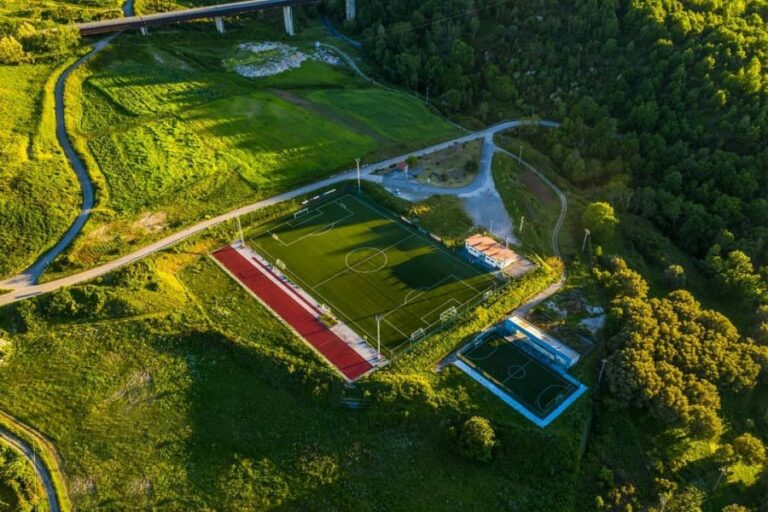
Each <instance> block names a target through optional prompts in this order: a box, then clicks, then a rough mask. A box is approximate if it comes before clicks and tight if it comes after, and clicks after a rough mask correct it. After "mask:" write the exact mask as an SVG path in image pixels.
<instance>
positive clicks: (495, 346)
mask: <svg viewBox="0 0 768 512" xmlns="http://www.w3.org/2000/svg"><path fill="white" fill-rule="evenodd" d="M486 343H488V342H487V341H486V342H485V343H482V344H480V345H478V346H477V347H475V348H473V349H472V350H470V351H469V352H468V353H466V354H464V357H466V358H467V359H469V360H470V361H485V360H486V359H488V358H489V357H491V356H493V355H494V354H496V352H498V351H499V347H500V346H501V344H497V345H494V347H493V352H491V353H489V354H486V355H484V356H481V357H474V356H472V355H470V354H472V353H473V352H474V351H475V350H478V349H479V348H480V347H482V346H484V345H485V344H486Z"/></svg>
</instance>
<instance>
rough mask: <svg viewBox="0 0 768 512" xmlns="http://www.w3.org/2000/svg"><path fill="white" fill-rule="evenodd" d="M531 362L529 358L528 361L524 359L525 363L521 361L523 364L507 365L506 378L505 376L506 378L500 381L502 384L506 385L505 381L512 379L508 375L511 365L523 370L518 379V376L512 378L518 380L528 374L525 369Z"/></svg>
mask: <svg viewBox="0 0 768 512" xmlns="http://www.w3.org/2000/svg"><path fill="white" fill-rule="evenodd" d="M531 362H532V361H531V360H530V359H529V360H528V361H526V362H525V363H523V364H511V365H509V366H508V367H507V378H506V379H504V380H503V381H501V383H502V384H504V385H505V386H506V385H507V381H508V380H509V379H512V378H513V377H512V376H511V375H509V369H510V368H512V367H517V368H519V369H521V370H523V371H524V372H525V373H524V374H523V376H522V377H520V378H519V379H518V378H515V379H514V380H520V379H524V378H525V377H526V376H527V375H528V372H527V371H526V368H528V365H529V364H531Z"/></svg>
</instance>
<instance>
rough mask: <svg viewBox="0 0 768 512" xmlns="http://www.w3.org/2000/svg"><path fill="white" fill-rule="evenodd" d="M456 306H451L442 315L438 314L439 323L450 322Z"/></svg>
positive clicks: (454, 314)
mask: <svg viewBox="0 0 768 512" xmlns="http://www.w3.org/2000/svg"><path fill="white" fill-rule="evenodd" d="M456 313H457V311H456V306H451V307H449V308H448V309H446V310H445V311H443V312H442V313H440V321H441V322H448V321H450V320H452V319H453V318H454V317H455V316H456Z"/></svg>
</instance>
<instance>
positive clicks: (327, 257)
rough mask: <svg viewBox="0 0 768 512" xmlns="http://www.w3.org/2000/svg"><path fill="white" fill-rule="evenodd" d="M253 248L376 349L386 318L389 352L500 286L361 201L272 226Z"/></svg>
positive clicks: (384, 340) (345, 200)
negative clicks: (379, 317) (279, 264)
mask: <svg viewBox="0 0 768 512" xmlns="http://www.w3.org/2000/svg"><path fill="white" fill-rule="evenodd" d="M252 243H253V246H254V248H255V249H256V250H257V251H259V252H260V253H261V254H263V255H264V256H265V257H266V258H268V259H269V260H271V261H272V262H273V263H274V262H277V260H278V259H279V260H281V262H282V263H283V264H285V265H286V267H287V269H286V273H287V274H288V275H289V276H290V277H291V278H293V279H294V280H295V281H296V282H297V283H298V284H300V285H301V286H302V287H303V288H304V289H305V290H306V291H307V292H308V293H310V294H312V295H313V296H314V297H315V299H317V300H318V301H319V302H321V303H323V304H326V305H327V306H329V307H330V308H331V309H332V310H333V311H334V313H336V314H337V315H338V316H339V317H340V319H341V320H342V321H344V322H346V323H348V324H349V326H350V327H351V328H352V329H354V330H355V331H356V332H358V334H360V335H361V336H363V337H365V338H366V339H367V340H368V341H369V342H371V343H372V344H373V345H375V344H376V343H375V341H376V339H377V324H376V315H378V314H381V315H383V318H382V320H381V344H382V347H385V348H386V349H388V350H391V351H397V350H400V349H403V348H406V347H408V346H409V344H410V338H411V335H412V334H413V333H414V332H416V331H418V330H419V329H424V330H425V331H429V330H430V329H431V328H434V327H436V326H439V325H440V324H441V322H442V320H441V313H442V312H444V311H446V310H449V309H450V308H452V307H455V308H456V309H457V310H458V311H462V310H465V309H466V305H467V304H470V303H471V304H472V305H476V304H477V303H478V302H480V301H482V299H483V293H484V292H486V291H488V290H492V289H494V288H495V287H497V286H498V285H499V284H500V282H499V281H498V280H497V279H496V278H494V277H493V276H492V275H491V274H488V273H487V272H485V271H483V270H482V269H480V268H477V267H474V266H472V265H470V264H469V263H468V262H466V261H464V260H462V259H461V258H459V257H457V256H455V255H453V254H451V253H450V252H448V251H447V250H446V249H445V248H443V247H442V246H440V245H439V244H437V243H434V242H433V241H431V240H429V239H428V238H426V237H425V236H424V235H423V234H421V233H419V232H418V231H417V230H415V229H413V228H411V227H408V226H406V225H404V224H403V223H401V222H399V221H397V220H394V219H392V218H391V217H389V215H388V214H386V213H385V212H383V211H382V210H379V209H378V207H376V206H374V205H373V204H372V203H370V202H368V201H367V200H365V199H362V198H360V197H359V196H356V195H344V196H341V197H339V198H336V199H333V200H330V201H329V202H325V203H321V204H319V205H317V206H313V207H311V208H309V209H307V210H305V211H301V212H299V215H298V216H297V217H295V218H294V217H293V216H289V217H287V218H283V219H281V220H278V221H275V222H273V223H271V224H268V225H267V226H265V228H264V230H263V231H262V232H261V233H260V234H259V235H257V236H255V237H254V239H253V240H252ZM415 340H416V339H414V341H415Z"/></svg>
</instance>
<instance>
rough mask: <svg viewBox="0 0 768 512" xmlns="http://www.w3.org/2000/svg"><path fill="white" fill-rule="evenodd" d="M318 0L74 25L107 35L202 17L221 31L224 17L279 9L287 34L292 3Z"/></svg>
mask: <svg viewBox="0 0 768 512" xmlns="http://www.w3.org/2000/svg"><path fill="white" fill-rule="evenodd" d="M319 1H320V0H246V1H243V2H233V3H228V4H219V5H209V6H206V7H194V8H191V9H184V10H180V11H168V12H161V13H157V14H147V15H145V16H127V17H125V18H117V19H110V20H101V21H91V22H87V23H78V24H77V25H76V26H77V28H78V30H80V35H81V36H83V37H86V36H94V35H99V34H109V33H112V32H120V31H122V30H128V29H139V30H140V31H141V33H142V34H144V35H146V34H148V30H149V27H157V26H161V25H169V24H171V23H179V22H182V21H190V20H197V19H202V18H213V19H214V21H215V23H216V30H218V31H219V32H220V33H223V32H224V20H223V17H224V16H234V15H237V14H244V13H248V12H255V11H261V10H265V9H273V8H277V7H282V8H283V20H284V22H285V31H286V33H288V35H291V36H292V35H294V33H295V32H294V28H293V11H292V10H291V7H292V6H298V5H306V4H314V3H319ZM346 14H347V19H348V20H352V19H354V18H355V0H346Z"/></svg>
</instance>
